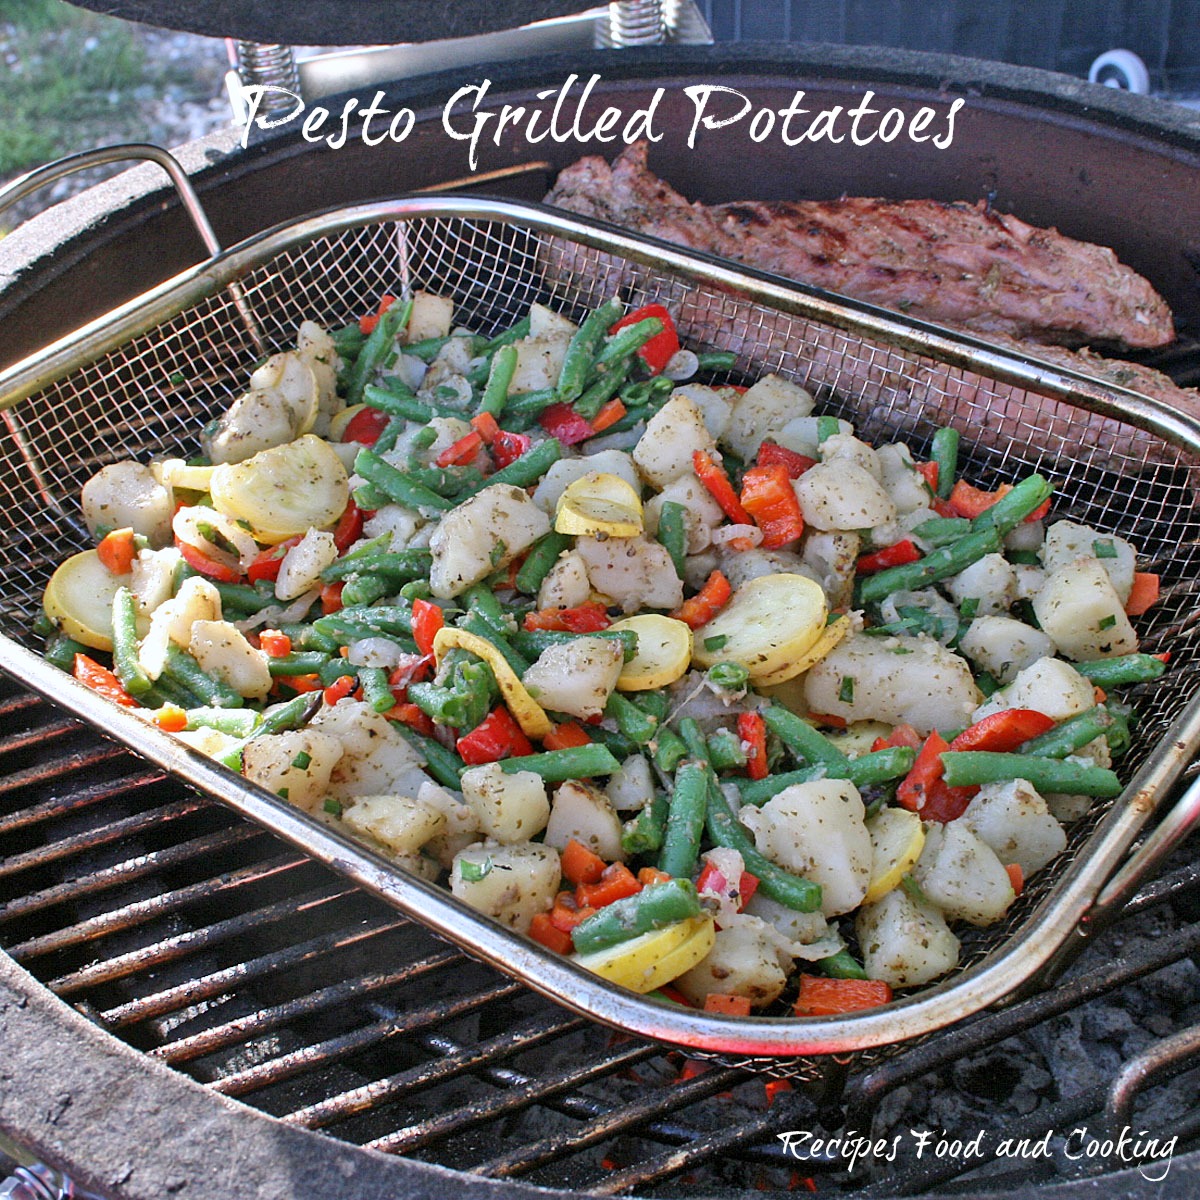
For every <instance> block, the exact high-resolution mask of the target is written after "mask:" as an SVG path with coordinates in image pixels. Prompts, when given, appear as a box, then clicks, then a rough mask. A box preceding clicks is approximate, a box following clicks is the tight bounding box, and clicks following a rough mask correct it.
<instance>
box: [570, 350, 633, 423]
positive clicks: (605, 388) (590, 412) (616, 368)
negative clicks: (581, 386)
mask: <svg viewBox="0 0 1200 1200" xmlns="http://www.w3.org/2000/svg"><path fill="white" fill-rule="evenodd" d="M632 367H633V356H632V355H629V356H628V357H626V358H624V359H621V360H620V361H619V362H615V363H613V365H612V366H611V368H610V369H609V370H607V371H606V372H605V373H604V374H603V375H601V376H600V378H599V379H597V380H596V382H595V383H593V384H590V385H589V386H588V388H587V390H586V391H585V392H584V393H583V395H582V396H580V397H579V399H578V400H576V401H575V404H574V409H575V412H576V414H577V415H578V416H580V417H582V418H583V419H584V420H585V421H590V420H592V418H593V417H595V415H596V414H597V413H598V412H599V411H600V410H601V409H602V408H603V407H604V405H605V404H607V403H608V401H609V400H611V399H612V398H613V397H614V396H615V395H616V394H617V392H619V391H620V390H621V386H622V384H624V382H625V380H626V379H628V378H629V372H630V370H631V369H632Z"/></svg>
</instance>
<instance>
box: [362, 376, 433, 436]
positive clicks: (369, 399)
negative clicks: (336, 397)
mask: <svg viewBox="0 0 1200 1200" xmlns="http://www.w3.org/2000/svg"><path fill="white" fill-rule="evenodd" d="M396 383H397V385H398V386H394V387H387V388H383V387H377V386H376V385H375V384H373V383H369V384H368V385H367V386H366V388H365V389H364V390H363V403H364V404H369V405H370V406H371V407H372V408H377V409H379V410H380V411H381V412H385V413H387V414H388V416H390V417H399V418H402V419H403V420H405V421H412V422H414V423H416V424H418V425H428V424H429V422H430V421H432V420H433V418H434V417H436V416H438V415H444V414H439V413H438V411H437V409H435V408H434V406H433V405H431V404H427V403H426V402H425V401H424V400H418V399H417V398H416V396H414V395H413V394H412V392H410V391H409V390H408V388H403V384H400V383H399V381H398V380H397V381H396ZM401 388H403V391H401V390H400V389H401Z"/></svg>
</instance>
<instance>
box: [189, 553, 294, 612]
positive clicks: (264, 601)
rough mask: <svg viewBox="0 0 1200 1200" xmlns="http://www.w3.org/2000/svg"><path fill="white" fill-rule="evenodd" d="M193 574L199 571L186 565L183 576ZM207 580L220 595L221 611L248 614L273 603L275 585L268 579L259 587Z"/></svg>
mask: <svg viewBox="0 0 1200 1200" xmlns="http://www.w3.org/2000/svg"><path fill="white" fill-rule="evenodd" d="M185 566H186V564H185ZM194 575H199V572H198V571H194V570H192V568H191V567H187V569H186V571H185V572H184V578H185V579H187V578H191V577H192V576H194ZM181 582H182V581H181ZM208 582H209V583H210V584H212V586H213V587H215V588H216V589H217V595H218V596H220V597H221V611H222V612H226V611H232V612H238V613H244V614H245V615H246V616H249V615H250V614H251V613H256V612H258V611H259V610H260V609H263V608H266V607H267V605H268V604H274V603H275V585H274V584H273V583H271V582H268V581H264V582H263V585H262V586H261V587H253V586H251V585H250V584H246V583H221V582H220V581H218V580H216V579H209V580H208Z"/></svg>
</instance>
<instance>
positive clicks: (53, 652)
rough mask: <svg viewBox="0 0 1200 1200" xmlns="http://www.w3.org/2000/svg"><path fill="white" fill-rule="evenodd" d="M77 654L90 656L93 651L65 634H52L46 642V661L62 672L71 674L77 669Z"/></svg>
mask: <svg viewBox="0 0 1200 1200" xmlns="http://www.w3.org/2000/svg"><path fill="white" fill-rule="evenodd" d="M77 654H87V655H90V654H91V650H90V648H89V647H87V646H85V645H84V644H83V643H82V642H77V641H75V639H74V638H69V637H67V635H66V634H65V633H54V634H51V635H50V637H49V639H48V640H47V642H46V651H45V656H46V659H47V661H48V662H51V663H53V664H54V665H55V666H56V667H57V668H58V669H59V670H60V671H66V672H67V673H68V674H70V672H71V671H73V670H74V669H75V655H77Z"/></svg>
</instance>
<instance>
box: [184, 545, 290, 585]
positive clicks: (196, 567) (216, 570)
mask: <svg viewBox="0 0 1200 1200" xmlns="http://www.w3.org/2000/svg"><path fill="white" fill-rule="evenodd" d="M175 548H176V549H177V550H178V551H179V553H180V554H182V555H183V561H184V562H185V563H187V565H188V566H189V567H191V568H192V570H193V571H199V572H200V574H201V575H203V576H205V578H207V579H215V580H216V581H217V583H237V582H238V580H240V579H241V577H242V573H241V571H239V570H238V568H237V567H234V566H230V565H229V564H228V563H223V562H217V560H216V559H215V558H209V557H208V555H207V554H205V553H204V551H203V550H198V549H197V548H196V547H195V546H193V545H191V544H189V543H188V542H185V541H182V540H181V539H180V538H176V539H175ZM278 573H279V572H278V571H276V574H278Z"/></svg>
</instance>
